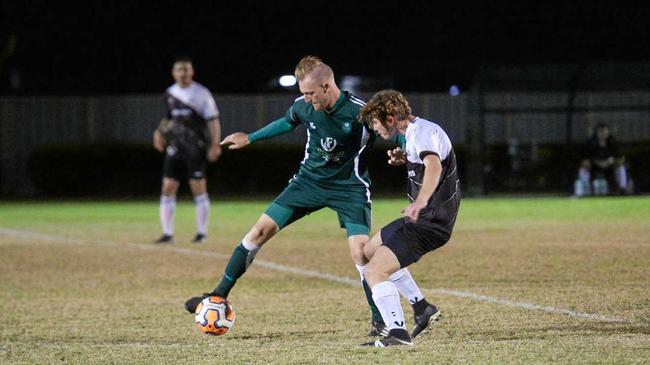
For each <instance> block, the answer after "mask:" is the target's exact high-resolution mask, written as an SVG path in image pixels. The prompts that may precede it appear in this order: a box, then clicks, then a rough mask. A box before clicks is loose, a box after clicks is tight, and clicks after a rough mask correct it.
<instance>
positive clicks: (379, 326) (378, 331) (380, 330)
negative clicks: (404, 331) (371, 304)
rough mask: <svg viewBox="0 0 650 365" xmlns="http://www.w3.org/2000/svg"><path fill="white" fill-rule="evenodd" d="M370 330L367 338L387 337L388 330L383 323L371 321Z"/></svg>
mask: <svg viewBox="0 0 650 365" xmlns="http://www.w3.org/2000/svg"><path fill="white" fill-rule="evenodd" d="M371 326H372V328H371V329H370V332H368V337H377V336H381V337H386V336H388V328H386V325H385V324H384V321H372V324H371Z"/></svg>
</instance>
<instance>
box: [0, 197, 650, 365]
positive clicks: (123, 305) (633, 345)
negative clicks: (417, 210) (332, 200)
mask: <svg viewBox="0 0 650 365" xmlns="http://www.w3.org/2000/svg"><path fill="white" fill-rule="evenodd" d="M403 204H404V202H403V201H401V200H378V201H375V203H374V207H373V208H374V209H373V219H374V224H375V229H378V228H379V227H380V226H381V225H383V224H386V223H388V222H389V221H391V220H392V219H393V218H395V216H396V215H397V213H398V212H399V210H400V208H401V207H402V205H403ZM265 207H266V202H220V201H218V200H217V201H214V202H213V215H212V219H211V234H210V237H209V241H208V243H206V244H203V245H193V244H191V243H189V240H190V239H191V237H192V235H193V233H194V211H193V205H192V204H191V203H190V202H189V201H186V202H181V203H180V205H179V207H178V210H177V214H176V217H177V224H176V225H177V229H176V231H177V232H176V244H174V245H169V246H165V247H158V246H155V245H153V244H152V243H151V241H152V240H153V239H154V238H156V237H157V236H158V235H159V227H158V217H157V214H158V206H157V202H153V201H152V202H144V203H143V202H101V203H95V202H80V203H73V202H68V203H23V202H18V203H15V202H11V203H8V202H6V203H0V363H1V364H13V363H23V364H33V363H78V364H89V363H116V364H123V363H143V364H182V363H221V364H250V363H265V364H293V363H296V364H313V363H326V364H327V363H346V364H357V363H359V364H371V363H372V364H430V363H441V364H450V363H470V364H475V363H495V364H502V363H524V364H528V363H565V364H577V363H611V364H634V363H638V364H641V363H646V364H647V363H649V362H650V238H649V234H650V199H649V198H642V197H639V198H606V199H584V200H572V199H568V198H546V199H482V200H472V199H466V200H464V201H463V203H462V206H461V213H460V216H459V219H458V222H457V224H456V230H455V232H454V236H453V238H452V240H451V242H450V243H449V244H447V245H446V246H444V247H442V248H441V249H440V250H438V251H436V252H434V253H431V254H429V255H427V256H425V257H424V258H423V259H422V261H420V262H419V263H417V264H416V265H415V266H414V267H413V268H412V272H413V275H414V277H415V278H416V279H417V280H418V282H419V284H420V285H421V287H422V288H424V289H426V290H425V294H427V297H428V299H429V300H430V301H432V302H434V303H435V304H437V305H438V306H439V307H440V308H441V309H442V311H443V313H444V318H443V320H442V321H441V322H439V323H438V324H436V326H435V327H434V328H433V331H432V333H430V334H429V335H427V336H426V337H423V338H421V339H419V340H418V341H417V343H416V345H415V346H413V347H411V348H388V349H373V348H360V347H359V346H358V345H359V344H360V343H362V342H365V341H368V340H369V339H368V338H367V337H365V333H366V332H367V331H368V329H369V311H368V309H367V305H366V304H365V298H364V296H363V293H362V290H361V288H360V287H359V286H356V285H355V284H356V282H357V279H358V274H357V272H356V270H355V269H354V266H353V265H352V263H351V260H350V258H349V257H348V254H347V249H346V243H345V239H344V238H345V237H344V231H342V230H340V229H338V223H337V221H336V217H335V214H334V213H332V212H331V211H321V212H318V213H315V214H312V215H311V216H309V217H307V218H305V219H303V220H302V221H299V222H297V223H295V224H294V225H292V226H290V227H289V228H288V229H286V230H285V231H283V232H281V233H280V234H279V235H278V236H277V237H275V238H274V239H273V240H272V241H271V242H269V243H268V245H267V246H266V247H265V248H264V249H263V250H262V251H261V252H260V254H259V255H258V256H257V259H256V262H255V263H254V264H253V266H252V267H251V268H250V270H249V271H248V272H247V273H246V275H245V276H244V277H243V278H242V279H241V280H240V282H239V283H238V285H237V287H236V288H235V289H234V290H233V292H232V293H231V296H230V300H231V302H232V303H233V305H234V307H235V310H236V312H237V315H238V317H237V322H236V324H235V327H234V328H233V330H232V332H231V333H229V334H228V335H226V336H223V337H210V336H205V335H201V334H199V333H198V331H197V330H196V328H195V327H194V324H193V317H192V316H191V315H189V314H187V313H185V312H184V310H183V309H182V303H183V302H184V300H185V299H186V298H188V297H190V296H193V295H196V294H198V293H201V292H203V291H205V290H208V289H211V288H213V287H214V286H215V285H216V283H217V280H218V278H220V276H221V273H222V272H223V267H224V265H225V262H226V258H227V257H228V256H229V255H230V252H231V251H232V248H233V247H234V246H235V245H236V244H237V243H238V242H239V240H240V239H241V237H242V235H243V234H244V233H245V232H246V231H247V230H248V228H249V227H250V226H251V225H252V224H253V223H254V222H255V220H256V219H257V217H258V216H259V214H260V213H261V212H262V211H263V209H264V208H265ZM326 274H329V276H328V275H326ZM405 312H406V314H407V316H408V317H409V321H411V309H410V307H409V306H408V305H405Z"/></svg>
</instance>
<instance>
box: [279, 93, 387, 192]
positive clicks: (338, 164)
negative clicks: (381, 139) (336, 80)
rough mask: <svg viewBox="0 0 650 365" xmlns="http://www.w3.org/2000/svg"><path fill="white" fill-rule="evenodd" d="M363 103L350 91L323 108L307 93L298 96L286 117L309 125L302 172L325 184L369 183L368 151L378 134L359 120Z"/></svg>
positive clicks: (293, 123) (364, 184)
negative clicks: (317, 105)
mask: <svg viewBox="0 0 650 365" xmlns="http://www.w3.org/2000/svg"><path fill="white" fill-rule="evenodd" d="M364 105H365V103H364V102H363V101H362V100H361V99H359V98H358V97H357V96H355V95H353V94H351V93H349V92H347V91H343V92H341V96H340V97H339V99H338V100H337V101H336V103H335V104H334V106H333V107H332V108H330V109H326V110H324V111H317V110H315V109H314V107H313V106H312V105H311V104H309V103H306V102H305V98H304V97H300V98H298V99H296V101H295V102H294V103H293V105H292V106H291V108H289V110H288V111H287V113H286V115H285V117H286V118H287V120H289V122H290V123H291V124H292V125H294V126H298V125H300V124H302V125H304V126H305V128H306V129H307V144H306V146H305V157H304V158H303V160H302V162H301V166H300V172H299V174H300V175H303V176H306V177H308V178H310V179H312V180H314V181H317V182H322V183H326V184H337V185H343V186H350V185H358V186H360V187H365V188H366V189H367V188H369V187H370V179H369V177H368V169H367V166H366V155H367V154H368V153H369V151H368V149H369V148H370V146H371V145H372V143H373V142H374V140H375V134H374V133H372V132H371V131H369V130H368V129H367V128H366V126H365V125H364V124H363V123H361V122H360V121H359V120H358V115H359V110H360V109H361V108H362V107H363V106H364Z"/></svg>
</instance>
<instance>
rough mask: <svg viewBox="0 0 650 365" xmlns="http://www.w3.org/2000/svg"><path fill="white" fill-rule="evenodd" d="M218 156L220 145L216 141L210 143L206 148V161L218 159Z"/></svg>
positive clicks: (219, 154)
mask: <svg viewBox="0 0 650 365" xmlns="http://www.w3.org/2000/svg"><path fill="white" fill-rule="evenodd" d="M220 156H221V145H219V144H216V143H215V144H213V145H211V146H210V149H209V150H208V161H210V162H215V161H216V160H218V159H219V157H220Z"/></svg>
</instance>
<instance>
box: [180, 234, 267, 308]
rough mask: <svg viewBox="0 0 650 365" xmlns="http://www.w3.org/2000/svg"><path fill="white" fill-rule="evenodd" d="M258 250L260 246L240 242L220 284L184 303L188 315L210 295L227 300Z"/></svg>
mask: <svg viewBox="0 0 650 365" xmlns="http://www.w3.org/2000/svg"><path fill="white" fill-rule="evenodd" d="M259 249H260V246H258V245H255V244H252V243H247V242H241V243H240V244H239V245H237V247H235V250H234V251H233V253H232V255H231V256H230V260H229V261H228V264H227V265H226V270H225V273H224V275H223V278H222V279H221V282H219V285H218V286H217V287H216V288H215V289H214V290H213V291H212V292H210V293H204V294H203V295H201V296H198V297H192V298H190V299H188V300H187V301H186V302H185V309H186V310H187V311H188V312H190V313H194V312H195V310H196V307H197V306H198V305H199V303H201V301H202V300H203V299H205V298H206V297H209V296H212V295H216V296H219V297H222V298H224V299H225V298H227V297H228V294H229V293H230V290H231V289H232V288H233V287H234V286H235V283H236V282H237V279H239V278H240V277H241V276H242V275H244V273H245V272H246V269H247V268H248V267H249V266H250V264H251V263H252V262H253V260H254V259H255V255H256V254H257V252H258V251H259Z"/></svg>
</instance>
